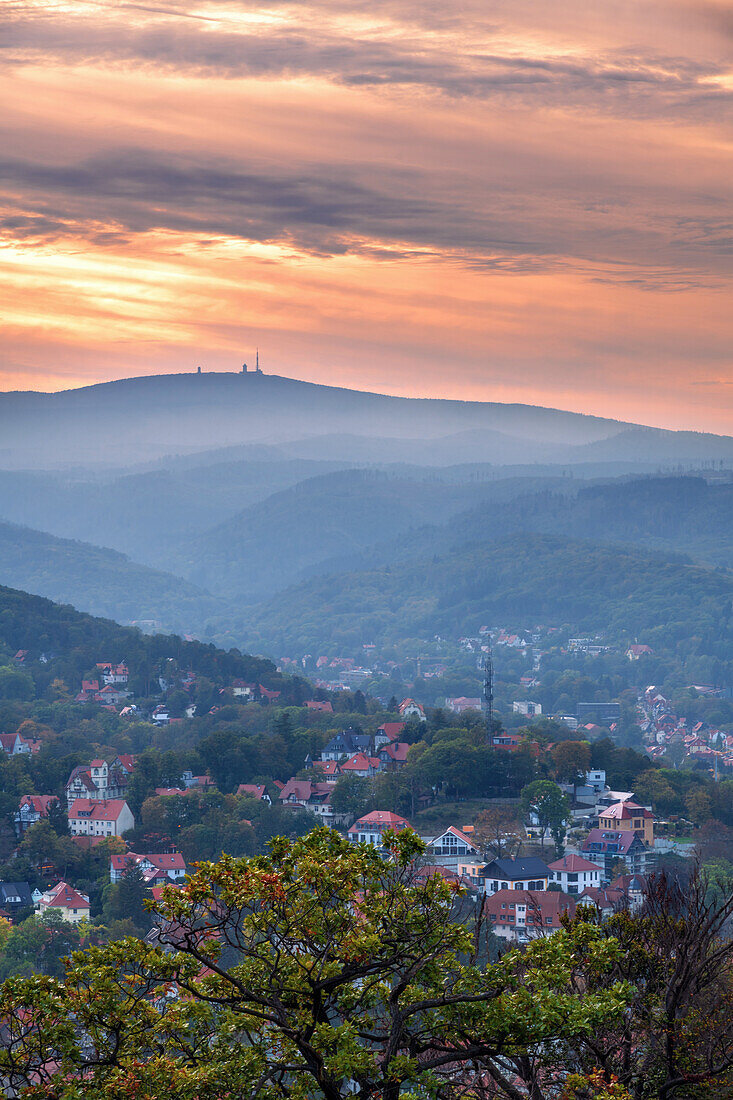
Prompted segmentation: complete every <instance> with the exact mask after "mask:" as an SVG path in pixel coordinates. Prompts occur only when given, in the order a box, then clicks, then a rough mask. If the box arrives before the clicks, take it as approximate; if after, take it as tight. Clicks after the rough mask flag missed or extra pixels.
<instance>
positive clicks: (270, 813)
mask: <svg viewBox="0 0 733 1100" xmlns="http://www.w3.org/2000/svg"><path fill="white" fill-rule="evenodd" d="M550 637H552V635H550ZM538 641H539V635H538V634H537V632H535V634H534V636H530V637H529V638H525V637H523V636H521V635H517V634H513V633H511V632H509V631H507V630H505V629H503V628H501V629H499V628H496V629H492V630H489V629H488V628H487V629H486V630H482V631H481V632H480V634H479V636H478V637H477V638H462V639H461V640H460V647H461V649H462V650H463V651H465V652H468V653H470V654H471V655H472V658H473V664H474V669H475V677H474V682H475V683H476V685H477V687H479V689H480V691H481V694H477V695H474V696H458V697H445V698H443V699H441V700H440V702H441V704H442V705H441V706H439V707H431V706H429V705H427V704H425V703H423V702H421V701H420V700H418V699H416V698H413V697H412V696H406V697H404V698H403V699H402V701H401V702H397V700H396V699H392V700H391V701H390V702H389V704H388V705H386V704H385V705H382V704H380V703H379V702H378V700H374V699H371V698H370V697H368V696H366V695H364V694H363V693H362V691H361V690H360V688H359V687H358V684H359V683H360V682H361V681H360V679H359V677H358V676H357V677H356V678H354V676H353V673H354V672H356V671H358V670H356V669H354V668H353V667H346V666H350V664H351V662H350V661H349V660H348V659H346V658H344V659H334V660H332V661H329V662H328V666H329V667H330V668H331V667H335V668H340V669H341V676H342V677H344V679H343V680H342V679H340V680H339V682H338V684H337V685H336V684H334V683H330V682H327V681H324V680H319V679H316V683H315V693H314V696H313V697H311V698H305V697H302V696H304V695H305V694H307V692H304V691H303V690H302V687H298V688H297V690H298V692H299V694H300V696H301V697H300V698H298V699H297V702H296V696H294V695H293V691H294V690H295V688H294V687H293V684H292V682H291V681H289V680H288V679H285V680H282V682H281V684H280V685H279V686H278V687H268V686H266V685H265V684H263V683H261V682H260V681H259V680H258V679H253V680H245V679H244V678H242V677H237V676H233V677H232V678H231V679H228V680H227V679H222V680H221V682H220V683H219V684H217V683H215V682H213V681H211V680H210V679H209V678H204V677H202V676H201V675H200V674H197V673H195V672H194V671H193V669H192V668H190V667H189V668H187V669H185V668H182V667H181V665H180V663H179V662H178V661H177V660H176V659H174V658H172V657H166V656H164V655H163V656H161V657H160V659H159V660H158V662H157V669H158V672H157V674H155V675H152V676H151V675H149V674H148V676H147V678H146V681H145V685H144V689H143V690H144V692H145V694H144V695H142V694H140V691H141V688H142V682H141V678H140V676H139V675H137V676H136V675H135V674H134V673H131V671H130V667H129V665H128V663H127V661H126V660H125V659H124V657H123V658H122V659H121V658H120V657H119V656H116V657H115V658H114V659H112V660H110V659H108V658H107V656H106V655H104V656H103V659H101V660H98V661H96V662H95V663H94V667H93V669H90V670H89V672H88V674H87V675H83V676H82V677H81V678H80V681H79V683H78V686H77V688H76V689H74V688H72V689H70V690H67V689H66V687H65V685H64V686H63V688H62V686H61V685H60V683H59V681H58V678H57V677H53V665H54V662H55V657H54V656H53V655H51V656H49V654H47V653H45V652H41V653H38V654H33V653H31V652H30V651H29V650H27V649H23V650H17V651H15V652H14V654H13V655H12V661H11V664H10V665H9V666H8V667H9V668H11V669H12V668H15V669H17V670H18V673H19V674H20V675H21V676H22V675H23V674H24V672H25V671H27V669H28V668H29V667H30V666H32V665H34V664H35V665H36V667H42V668H44V672H45V673H46V677H47V679H48V682H49V685H53V690H54V691H55V694H56V697H57V705H58V704H59V701H62V702H63V705H64V706H65V707H67V708H68V707H69V706H72V708H73V713H74V714H75V715H76V716H77V717H76V721H81V722H89V721H90V720H92V721H94V718H93V716H94V715H99V716H100V718H102V716H104V715H107V716H109V718H108V719H105V721H108V722H112V723H113V726H110V727H108V728H107V730H106V734H105V737H106V740H107V742H108V743H109V742H114V741H115V740H116V741H117V742H118V743H119V745H120V747H121V749H122V751H118V752H115V753H111V752H109V751H107V752H103V751H99V752H98V754H97V755H96V756H93V757H91V758H87V759H86V760H83V761H81V762H79V763H74V764H73V766H72V767H71V768H70V769H69V771H68V774H66V775H65V776H63V778H61V777H60V783H59V785H58V786H56V787H55V788H54V789H52V788H51V787H46V788H43V785H42V782H41V777H42V776H43V775H44V774H49V773H48V768H46V769H45V770H44V769H43V768H41V767H39V766H38V765H40V763H41V762H42V761H44V760H46V759H47V758H48V757H49V754H52V756H53V758H54V759H55V760H56V762H57V763H56V767H55V770H56V774H59V772H58V767H59V765H60V763H61V761H62V760H63V759H69V757H68V754H67V755H64V754H61V756H59V749H60V743H61V742H63V739H64V734H63V732H61V731H53V730H52V729H50V728H49V727H48V726H46V727H45V728H44V726H43V725H42V723H41V722H40V721H39V719H30V718H26V719H25V720H24V721H22V722H21V723H20V725H19V726H18V728H17V729H16V731H15V732H13V733H3V734H2V735H0V747H1V748H2V750H3V754H4V756H5V759H6V760H7V761H8V764H7V765H6V766H5V768H6V771H5V774H6V781H5V790H6V792H7V791H8V790H9V787H10V786H12V785H13V784H12V782H11V783H10V784H9V782H8V779H9V777H10V774H11V772H9V771H8V768H10V769H11V771H12V772H13V774H14V775H15V780H14V783H15V785H16V789H17V787H18V786H19V787H20V788H21V789H22V788H23V787H26V788H27V787H29V786H34V787H35V789H34V790H33V791H26V792H25V793H21V794H19V796H17V799H16V801H15V804H14V807H10V813H9V820H10V821H12V835H13V837H14V842H10V840H9V838H6V841H5V849H6V851H5V859H4V863H3V865H2V869H1V870H2V876H3V881H2V882H0V918H2V919H4V920H5V921H6V922H8V924H9V926H10V927H12V926H20V925H23V924H24V922H27V921H28V920H40V921H41V922H43V921H48V920H49V919H51V918H52V917H54V919H59V918H60V919H61V920H62V921H63V922H64V923H66V924H69V925H74V926H75V927H76V929H77V933H76V935H77V936H81V937H82V938H81V939H80V940H79V941H78V942H86V939H88V938H89V937H91V938H92V941H93V940H94V938H95V937H96V938H98V937H99V935H102V936H103V937H104V936H105V935H106V934H108V932H107V931H106V929H109V928H111V929H112V930H113V931H117V930H120V929H126V930H129V931H133V932H134V933H135V934H138V935H146V934H148V933H149V932H150V929H151V927H152V923H151V921H152V918H151V917H150V916H149V915H148V914H147V913H146V911H145V909H144V905H143V903H144V900H145V898H149V899H153V898H155V897H156V896H157V893H156V892H159V890H160V888H161V887H162V886H169V885H172V886H176V887H180V886H182V885H183V883H184V882H185V880H186V875H187V873H188V872H189V870H190V868H191V866H192V865H193V864H194V863H196V861H197V860H199V859H201V858H216V857H217V856H218V855H219V854H220V853H221V852H231V853H232V854H235V855H236V854H238V853H239V852H242V853H245V854H250V853H251V854H254V853H255V852H257V851H259V850H262V848H263V847H264V846H266V844H267V842H268V839H269V838H270V837H271V836H274V835H276V834H277V833H278V832H280V833H284V834H285V835H291V836H297V835H303V834H304V833H306V832H307V831H308V829H310V828H312V827H314V826H315V825H322V826H327V827H329V828H331V829H334V830H336V831H338V832H339V833H340V834H341V835H343V836H344V837H345V838H347V839H348V840H349V841H350V842H351V843H352V844H355V845H359V844H371V845H374V846H375V847H376V848H377V849H378V850H379V851H380V852H382V854H386V850H385V848H384V843H383V837H384V835H385V833H387V832H389V833H390V834H391V833H394V832H397V833H399V832H400V831H403V830H406V829H412V830H414V831H415V833H417V834H418V835H419V836H420V837H421V838H422V841H423V842H424V844H425V855H424V857H423V859H422V860H421V862H420V865H419V867H416V874H418V875H423V876H425V875H436V874H437V875H439V876H441V877H442V878H443V879H444V880H445V881H446V882H449V883H453V884H455V885H456V886H457V887H459V888H460V889H462V890H463V891H465V893H466V895H467V896H470V897H473V898H474V899H476V902H477V903H480V904H482V905H483V906H484V908H485V912H486V914H487V919H490V920H491V925H492V930H493V934H494V936H495V938H496V944H497V950H500V946H501V943H510V944H511V943H519V944H521V943H526V942H528V940H529V939H531V938H533V937H535V936H537V935H540V934H542V935H547V934H548V933H549V932H551V931H552V930H557V929H559V928H560V927H561V918H562V916H563V914H569V915H570V916H572V915H573V914H574V912H575V911H576V908H577V907H578V906H582V905H585V906H590V907H592V908H593V909H594V910H595V911H596V912H597V913H598V914H599V915H600V916H601V917H607V916H609V915H611V914H613V913H615V912H618V911H619V910H621V909H624V908H626V909H628V910H629V911H638V910H639V908H640V907H641V905H642V903H643V899H644V896H645V890H646V884H647V882H648V879H649V876H650V874H652V873H653V872H655V871H656V870H658V869H659V868H661V867H665V866H675V865H682V864H683V863H684V862H685V861H688V862H690V861H693V860H694V859H695V858H697V859H700V858H701V853H702V858H706V853H708V852H709V853H710V854H711V857H713V858H714V857H715V856H716V855H719V854H720V853H724V854H725V857H726V858H728V859H730V855H731V853H733V846H731V844H730V841H727V842H726V837H733V810H732V807H733V799H731V789H732V788H733V779H732V778H731V777H732V776H733V732H731V729H730V726H731V723H730V722H727V723H723V724H724V725H727V726H728V729H725V728H721V725H720V724H716V723H715V722H712V721H705V720H697V721H694V720H693V719H692V718H691V717H689V716H688V715H684V714H680V713H678V712H677V711H676V710H675V708H674V705H673V704H672V702H670V700H668V699H667V698H665V696H664V694H663V693H662V692H661V690H660V689H658V688H656V687H655V686H653V685H651V686H647V687H646V688H645V689H644V690H643V691H642V690H640V691H639V692H638V694H637V695H636V696H635V700H634V705H633V707H630V706H629V705H628V702H626V703H625V704H624V705H623V706H622V704H621V703H616V702H613V701H609V702H598V701H587V700H586V701H583V700H580V701H579V702H578V703H577V705H576V707H575V708H574V713H571V714H568V713H561V712H556V713H555V714H553V715H548V714H546V713H544V711H543V704H542V703H541V702H540V701H539V696H540V691H541V688H542V679H543V671H542V660H543V657H545V658H546V659H549V660H552V659H553V656H554V654H555V652H558V651H559V652H561V653H564V654H565V655H566V656H567V655H570V659H571V660H574V659H575V657H576V655H577V654H578V653H582V654H585V655H590V659H599V658H600V657H601V656H602V654H604V653H608V648H609V647H605V646H603V645H601V644H600V643H599V642H598V640H597V639H591V638H572V639H569V640H568V641H567V643H563V644H561V645H559V646H558V647H557V648H556V650H555V651H554V652H552V653H551V652H549V651H547V652H542V651H538V650H537V648H536V646H537V643H538ZM561 641H562V639H561ZM502 647H506V649H508V650H509V651H512V652H514V651H516V652H517V653H518V654H519V655H520V657H522V658H523V659H524V660H525V661H526V660H529V661H531V662H532V666H533V671H532V673H531V674H525V675H522V676H521V677H520V678H519V687H520V688H522V689H524V691H525V695H526V694H527V693H529V692H534V693H535V696H537V698H535V699H529V698H524V699H523V698H520V699H513V700H509V701H510V702H511V704H512V705H511V710H509V712H508V713H507V714H506V720H505V721H504V715H502V721H499V720H498V719H497V718H496V717H495V713H494V712H493V711H487V700H488V699H489V698H490V699H491V700H493V698H494V686H495V681H494V678H493V667H494V660H495V655H496V654H497V653H500V652H501V649H502ZM621 656H622V659H623V660H624V661H625V662H627V663H629V664H633V666H634V667H636V662H639V661H643V660H644V659H645V658H648V657H650V656H651V651H650V647H648V646H643V645H638V644H635V645H632V646H630V647H628V648H627V650H626V651H624V653H623V654H622V655H621ZM319 664H320V665H321V667H324V666H325V664H326V661H325V659H324V660H323V661H320V660H319V661H317V662H316V665H319ZM280 668H281V671H282V673H284V674H285V675H286V676H287V672H288V668H287V662H284V663H283V662H281V665H280ZM514 675H516V673H514ZM487 676H490V677H491V679H490V681H487V679H486V678H487ZM429 677H430V672H429V671H427V670H421V676H420V677H416V679H415V682H414V683H417V684H418V685H419V684H420V683H424V682H425V679H426V678H429ZM480 677H483V683H482V681H481V679H480ZM300 683H301V684H303V683H305V682H304V681H302V682H300ZM413 686H414V684H413ZM136 687H137V690H135V688H136ZM153 688H154V689H155V690H154V691H153V690H152V689H153ZM509 691H511V687H509ZM693 691H694V695H695V697H696V698H698V699H702V700H706V699H707V700H708V701H709V703H710V704H715V703H716V701H717V705H718V707H720V706H723V707H725V706H726V705H728V704H725V702H724V701H721V700H720V696H719V693H718V692H715V691H714V690H706V689H705V687H704V686H702V685H697V686H695V687H694V689H693ZM627 694H628V693H627ZM503 697H504V699H505V700H506V699H508V696H507V688H506V687H504V690H503ZM543 698H544V697H543ZM690 698H691V696H690ZM561 702H562V700H561ZM209 704H210V705H209ZM20 706H21V704H20V703H18V704H16V708H17V707H20ZM30 709H33V708H32V707H31V708H30ZM561 709H562V708H561ZM721 714H722V712H721ZM82 716H88V717H82ZM39 718H40V715H39ZM623 721H626V723H627V725H628V723H629V722H632V723H633V726H634V728H635V729H636V734H635V739H636V745H637V748H636V749H632V748H623V747H619V746H618V745H617V744H616V743H615V736H616V735H617V733H618V730H619V728H620V727H621V726H622V723H623ZM90 728H91V727H90ZM98 728H99V730H100V732H101V727H98ZM242 728H244V729H248V730H250V731H251V732H252V735H255V736H257V737H259V738H261V737H262V736H263V735H264V736H265V737H266V739H269V741H270V743H271V749H270V751H268V750H267V749H265V751H264V752H263V753H261V754H260V757H259V758H256V754H254V753H253V754H252V757H251V759H249V761H248V760H247V752H246V749H245V748H244V742H243V741H242V740H241V739H240V736H235V734H234V732H233V731H234V730H235V729H242ZM191 738H193V739H195V743H196V744H197V746H198V747H197V748H196V749H193V748H189V749H185V750H184V748H183V746H185V745H187V744H188V745H191V746H193V743H194V741H192V740H191ZM156 742H157V747H153V746H154V745H155V744H156ZM102 743H103V742H102V741H101V740H100V749H101V745H102ZM249 743H250V744H251V742H249ZM243 752H244V755H242V753H243ZM288 760H290V761H292V766H293V770H292V773H291V774H289V775H288V774H287V772H286V771H284V769H285V768H287V762H288ZM11 761H12V763H11ZM24 761H25V763H24ZM275 761H277V764H276V765H275V767H274V768H272V764H273V763H274V762H275ZM268 763H269V764H270V765H271V766H270V767H269V768H268ZM207 764H208V766H207ZM184 765H186V766H184ZM18 769H20V771H18ZM42 788H43V789H42ZM5 797H6V799H10V800H11V801H12V796H11V795H10V794H6V795H5ZM713 833H717V836H715V837H714V836H713ZM726 844H727V846H726ZM21 870H25V872H26V877H25V878H24V877H23V875H22V874H20V871H21ZM95 929H96V931H95ZM10 945H11V948H12V936H11V939H10ZM13 965H14V964H13V963H12V961H11V960H10V959H9V958H6V961H5V966H6V967H8V966H10V967H11V968H12V966H13ZM8 972H12V971H11V970H9V971H8Z"/></svg>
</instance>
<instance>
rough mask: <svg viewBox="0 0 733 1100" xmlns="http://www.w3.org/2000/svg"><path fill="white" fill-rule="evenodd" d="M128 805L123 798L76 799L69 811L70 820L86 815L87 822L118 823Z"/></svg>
mask: <svg viewBox="0 0 733 1100" xmlns="http://www.w3.org/2000/svg"><path fill="white" fill-rule="evenodd" d="M125 806H127V803H126V802H125V800H124V799H122V798H107V799H104V800H97V799H93V798H75V799H74V801H73V803H72V804H71V809H70V810H69V820H71V819H72V818H74V817H78V816H79V814H81V813H82V812H83V813H84V820H85V821H117V819H118V817H119V816H120V814H121V813H122V811H123V809H124V808H125Z"/></svg>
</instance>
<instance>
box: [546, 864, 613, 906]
mask: <svg viewBox="0 0 733 1100" xmlns="http://www.w3.org/2000/svg"><path fill="white" fill-rule="evenodd" d="M548 867H549V869H550V882H555V883H557V885H558V886H559V887H560V889H561V890H562V891H563V893H565V894H575V895H576V896H577V895H578V894H582V893H583V891H584V890H587V889H588V888H589V887H590V888H592V889H596V888H597V887H599V886H600V885H601V871H600V868H599V867H598V866H597V864H595V863H591V862H590V860H587V859H583V857H582V856H575V855H568V856H563V857H562V859H556V860H555V862H554V863H550V864H548Z"/></svg>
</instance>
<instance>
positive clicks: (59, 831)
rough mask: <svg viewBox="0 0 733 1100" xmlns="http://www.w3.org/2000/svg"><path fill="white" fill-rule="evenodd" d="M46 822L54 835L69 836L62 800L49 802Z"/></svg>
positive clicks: (67, 820)
mask: <svg viewBox="0 0 733 1100" xmlns="http://www.w3.org/2000/svg"><path fill="white" fill-rule="evenodd" d="M48 823H49V825H50V826H51V828H52V829H53V831H54V832H55V833H56V836H69V819H68V817H67V815H66V807H65V806H64V805H63V803H62V802H60V801H58V802H50V803H49V806H48Z"/></svg>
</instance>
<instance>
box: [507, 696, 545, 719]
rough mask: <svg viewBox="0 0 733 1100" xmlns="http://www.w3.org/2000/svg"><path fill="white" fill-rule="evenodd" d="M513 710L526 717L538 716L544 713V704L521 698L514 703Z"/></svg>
mask: <svg viewBox="0 0 733 1100" xmlns="http://www.w3.org/2000/svg"><path fill="white" fill-rule="evenodd" d="M512 710H513V712H514V713H515V714H523V715H524V716H525V718H536V717H537V716H538V715H539V714H542V704H541V703H532V702H530V701H529V699H520V700H518V701H517V702H516V703H512Z"/></svg>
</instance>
